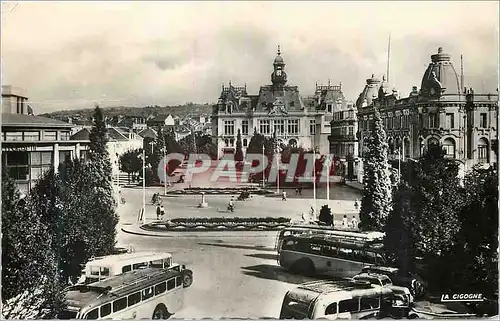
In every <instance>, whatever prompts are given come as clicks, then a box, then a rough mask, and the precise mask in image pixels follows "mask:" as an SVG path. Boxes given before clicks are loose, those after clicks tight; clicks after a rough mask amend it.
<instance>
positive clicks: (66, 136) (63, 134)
mask: <svg viewBox="0 0 500 321" xmlns="http://www.w3.org/2000/svg"><path fill="white" fill-rule="evenodd" d="M69 137H70V133H69V132H59V140H69Z"/></svg>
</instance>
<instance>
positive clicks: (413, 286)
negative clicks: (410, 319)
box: [361, 265, 427, 298]
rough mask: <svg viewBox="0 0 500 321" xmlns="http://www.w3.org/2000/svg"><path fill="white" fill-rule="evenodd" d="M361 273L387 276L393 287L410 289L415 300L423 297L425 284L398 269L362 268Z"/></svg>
mask: <svg viewBox="0 0 500 321" xmlns="http://www.w3.org/2000/svg"><path fill="white" fill-rule="evenodd" d="M361 272H362V273H376V274H384V275H386V276H388V277H389V278H390V279H391V281H392V283H393V284H394V285H398V286H404V287H407V288H408V289H410V292H411V294H412V295H413V296H414V297H415V298H421V297H423V296H424V295H425V292H426V290H427V284H426V283H425V281H424V280H422V278H421V277H420V276H418V275H417V274H413V273H407V274H405V273H402V272H401V271H400V270H399V269H398V268H393V267H386V266H375V265H373V266H368V267H364V268H363V269H362V271H361Z"/></svg>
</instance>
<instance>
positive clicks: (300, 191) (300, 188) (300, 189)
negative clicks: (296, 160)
mask: <svg viewBox="0 0 500 321" xmlns="http://www.w3.org/2000/svg"><path fill="white" fill-rule="evenodd" d="M299 195H302V186H299Z"/></svg>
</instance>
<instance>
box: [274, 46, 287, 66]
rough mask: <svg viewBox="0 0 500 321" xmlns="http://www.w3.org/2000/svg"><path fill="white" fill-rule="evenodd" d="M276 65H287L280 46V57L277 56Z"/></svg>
mask: <svg viewBox="0 0 500 321" xmlns="http://www.w3.org/2000/svg"><path fill="white" fill-rule="evenodd" d="M274 64H275V65H284V64H285V61H284V60H283V57H281V50H280V46H278V55H277V56H276V58H274Z"/></svg>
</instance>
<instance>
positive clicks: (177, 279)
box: [175, 276, 182, 287]
mask: <svg viewBox="0 0 500 321" xmlns="http://www.w3.org/2000/svg"><path fill="white" fill-rule="evenodd" d="M181 285H182V278H181V277H180V276H178V277H176V278H175V286H177V287H179V286H181Z"/></svg>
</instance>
